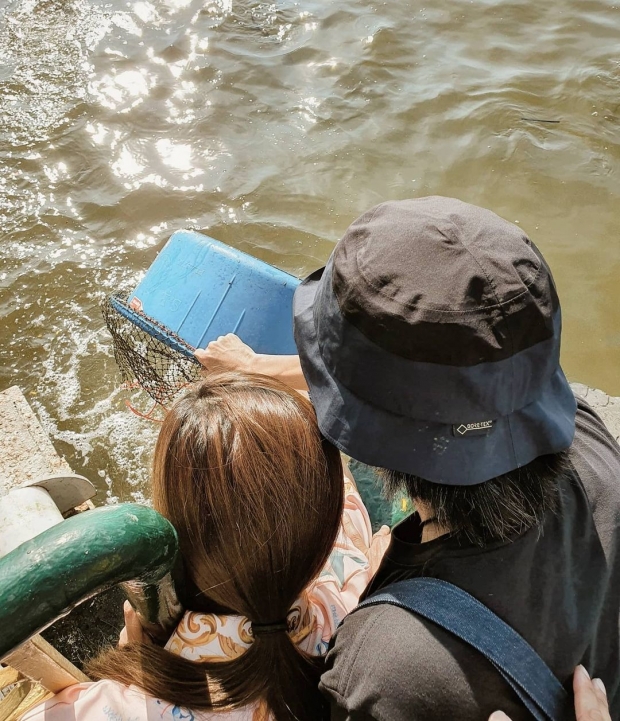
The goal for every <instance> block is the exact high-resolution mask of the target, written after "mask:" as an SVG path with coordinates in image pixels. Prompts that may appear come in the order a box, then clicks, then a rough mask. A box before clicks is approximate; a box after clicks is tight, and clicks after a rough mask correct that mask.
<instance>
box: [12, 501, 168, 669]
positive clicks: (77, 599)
mask: <svg viewBox="0 0 620 721" xmlns="http://www.w3.org/2000/svg"><path fill="white" fill-rule="evenodd" d="M177 553H178V539H177V534H176V531H175V530H174V528H173V526H172V524H170V523H169V522H168V521H167V520H166V519H165V518H164V517H163V516H161V515H160V514H159V513H157V512H156V511H153V510H152V509H150V508H147V507H146V506H139V505H137V504H134V503H125V504H122V505H118V506H105V507H102V508H96V509H94V510H92V511H86V512H84V513H79V514H77V515H76V516H73V517H72V518H69V519H67V520H65V521H63V522H62V523H59V524H58V525H56V526H53V527H52V528H49V529H48V530H47V531H44V532H43V533H41V534H39V535H38V536H36V537H35V538H33V539H31V540H30V541H27V542H26V543H22V544H21V545H20V546H18V547H17V548H16V549H14V550H13V551H11V552H10V553H9V554H7V555H6V556H4V557H3V558H0V659H2V658H3V657H4V656H6V655H7V654H8V653H10V652H11V651H12V650H13V649H15V648H16V647H17V646H19V645H20V644H22V643H23V642H24V641H26V640H28V639H29V638H30V637H31V636H33V635H34V634H35V633H38V632H39V631H42V630H43V629H44V628H46V627H47V626H49V625H51V624H52V623H53V622H54V621H55V620H56V619H58V618H60V617H62V616H64V615H66V614H67V613H69V612H70V611H71V609H72V608H74V607H75V606H76V605H77V604H79V603H81V602H82V601H85V600H86V599H88V598H91V597H92V596H94V595H96V594H98V593H101V591H104V590H106V589H107V588H110V587H111V586H114V585H116V584H118V583H125V584H126V582H131V583H130V584H129V586H127V585H125V588H126V590H127V591H128V594H129V596H130V599H129V600H130V601H131V603H132V605H133V606H134V608H136V609H137V610H138V613H139V614H140V616H141V620H143V621H144V623H145V626H146V627H147V628H148V630H149V631H151V632H154V635H156V636H160V637H163V636H164V635H165V634H166V633H168V632H169V631H170V630H171V629H172V627H173V626H174V624H175V622H176V621H177V620H178V616H179V615H180V613H181V606H180V604H179V602H178V599H177V597H176V593H175V591H174V586H173V583H172V579H171V575H170V573H171V571H172V569H173V566H174V563H175V560H176V557H177ZM158 631H159V633H158Z"/></svg>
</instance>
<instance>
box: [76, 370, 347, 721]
mask: <svg viewBox="0 0 620 721" xmlns="http://www.w3.org/2000/svg"><path fill="white" fill-rule="evenodd" d="M343 497H344V491H343V479H342V465H341V461H340V455H339V453H338V451H337V450H336V449H335V448H334V447H333V446H332V445H331V444H330V443H328V442H327V441H326V440H325V439H324V438H322V437H321V435H320V433H319V430H318V427H317V424H316V418H315V415H314V410H313V408H312V405H311V404H310V403H309V401H307V400H306V399H305V398H303V397H302V396H301V395H299V394H298V393H296V392H294V391H292V390H290V389H289V388H287V387H286V386H285V385H283V384H282V383H280V382H278V381H276V380H273V379H271V378H267V377H266V376H259V375H249V374H248V375H245V374H243V375H242V374H231V373H227V374H218V375H214V376H212V377H210V378H208V380H205V381H203V382H201V383H199V384H197V385H196V386H195V387H193V388H192V389H191V390H190V391H189V392H188V393H187V394H186V395H185V396H183V397H182V398H181V399H180V400H179V401H178V402H176V403H175V404H174V405H173V407H172V409H171V410H170V412H169V413H168V415H167V417H166V419H165V420H164V423H163V426H162V428H161V432H160V434H159V438H158V440H157V445H156V448H155V456H154V463H153V499H154V505H155V508H156V509H157V510H158V511H159V512H160V513H161V514H162V515H164V516H165V517H166V518H168V519H169V520H170V521H171V522H172V524H173V525H174V526H175V528H176V529H177V531H178V534H179V540H180V547H181V554H182V557H183V561H184V564H185V567H186V573H187V576H188V578H189V582H190V586H191V587H192V588H193V589H194V596H193V600H192V599H190V601H189V602H188V606H189V610H201V611H204V610H206V609H209V608H217V609H219V610H220V611H221V610H222V609H224V610H225V611H227V612H229V613H234V614H238V615H241V616H245V617H247V618H249V619H250V620H251V621H253V622H255V623H258V624H260V623H270V622H274V621H280V620H281V619H284V618H286V616H287V613H288V611H289V609H290V608H291V606H292V605H293V603H294V601H295V600H296V599H297V598H298V597H299V595H300V594H301V593H302V592H303V591H304V589H305V588H306V587H307V586H308V585H309V584H310V583H311V582H312V581H313V579H315V578H316V577H317V575H318V574H319V572H320V570H321V568H322V566H323V565H324V563H325V561H326V560H327V558H328V556H329V553H330V551H331V549H332V547H333V544H334V542H335V539H336V535H337V532H338V528H339V524H340V520H341V515H342V506H343ZM320 672H321V661H320V660H319V659H317V658H314V657H311V656H309V655H307V654H305V653H303V652H302V651H300V650H299V649H298V648H297V646H296V645H295V644H294V643H293V641H292V640H291V638H290V637H289V635H288V634H287V633H286V632H276V633H269V634H256V635H255V636H254V640H253V642H252V643H251V645H250V647H249V648H248V649H247V650H246V651H245V652H244V653H243V654H242V655H241V656H239V657H238V658H235V659H233V660H230V661H222V662H194V661H189V660H187V659H184V658H181V657H180V656H178V655H174V654H171V653H169V652H167V651H165V650H163V649H162V648H159V647H157V646H154V645H146V644H134V645H132V644H130V645H128V646H125V647H124V648H121V649H116V650H113V651H109V652H107V653H105V654H104V655H103V656H101V657H99V658H98V659H96V660H95V661H93V662H91V664H90V665H89V668H88V673H89V674H90V675H91V677H93V678H108V679H113V680H115V681H119V682H120V683H122V684H124V685H130V684H134V685H136V686H138V687H139V688H141V689H143V690H144V691H145V692H146V693H147V694H149V695H150V696H154V697H156V698H161V699H163V700H165V701H167V702H169V703H172V704H175V705H178V706H185V707H187V708H190V709H197V710H198V709H231V708H236V707H240V706H245V705H246V704H249V703H252V702H258V703H259V705H260V708H262V710H263V712H264V714H265V718H267V715H268V713H269V712H271V713H272V714H273V715H274V716H275V718H276V719H278V721H280V720H282V721H289V720H292V719H303V720H306V719H307V720H308V721H309V720H310V719H312V720H313V721H315V720H316V719H319V718H321V716H322V715H323V706H322V702H321V699H320V696H319V693H318V690H317V684H318V679H319V675H320Z"/></svg>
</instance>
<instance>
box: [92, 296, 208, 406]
mask: <svg viewBox="0 0 620 721" xmlns="http://www.w3.org/2000/svg"><path fill="white" fill-rule="evenodd" d="M101 310H102V313H103V318H104V320H105V324H106V326H107V327H108V330H109V331H110V334H111V336H112V344H113V348H114V358H115V360H116V363H117V365H118V367H119V368H120V371H121V375H122V378H123V381H124V382H125V383H127V384H128V386H130V387H139V388H142V389H143V390H144V391H146V392H147V393H148V394H149V396H150V397H151V398H152V399H153V400H154V401H155V402H156V403H159V404H160V405H163V406H165V405H166V404H168V403H170V401H172V399H173V398H174V397H175V395H176V394H177V393H178V392H179V391H180V390H182V389H183V388H184V387H185V386H186V385H187V384H188V383H193V382H194V381H197V380H198V379H199V378H200V368H201V366H200V365H199V364H198V363H197V361H196V360H194V358H193V352H194V348H192V347H191V346H190V345H188V344H187V343H186V342H185V341H184V340H183V339H182V338H180V337H179V336H178V335H176V334H175V333H173V332H172V331H171V330H170V329H168V328H166V327H165V326H163V325H161V323H158V322H157V321H156V320H154V319H153V318H150V317H149V316H147V315H146V314H145V313H143V312H142V311H140V310H136V309H134V308H131V307H130V306H129V305H128V304H127V296H126V295H124V294H123V293H114V294H112V295H109V296H108V297H107V298H106V299H105V300H104V301H103V303H102V305H101Z"/></svg>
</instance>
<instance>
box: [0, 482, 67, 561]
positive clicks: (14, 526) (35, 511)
mask: <svg viewBox="0 0 620 721" xmlns="http://www.w3.org/2000/svg"><path fill="white" fill-rule="evenodd" d="M62 520H63V517H62V514H61V513H60V511H59V510H58V507H57V506H56V504H55V503H54V501H53V500H52V497H51V496H50V494H49V493H48V492H47V491H46V490H44V489H43V488H39V487H38V486H28V487H26V488H14V489H13V490H12V491H9V493H7V494H6V496H2V497H0V558H2V556H6V554H7V553H10V552H11V551H12V550H13V549H14V548H17V546H20V545H21V544H22V543H25V542H26V541H29V540H30V539H31V538H34V537H35V536H38V535H39V533H43V531H46V530H47V529H48V528H51V527H52V526H55V525H56V524H57V523H60V522H61V521H62Z"/></svg>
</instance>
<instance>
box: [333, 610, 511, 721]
mask: <svg viewBox="0 0 620 721" xmlns="http://www.w3.org/2000/svg"><path fill="white" fill-rule="evenodd" d="M480 689H485V694H484V698H481V697H480V693H479V690H480ZM321 690H322V691H323V693H324V694H325V695H326V696H327V697H328V699H329V701H330V703H331V705H332V709H334V708H337V709H339V710H340V715H339V716H338V714H333V715H334V716H336V717H340V718H351V719H357V718H361V719H367V718H368V719H390V721H392V720H393V721H400V720H401V719H403V720H404V719H411V720H414V719H425V721H432V720H433V719H438V720H439V719H446V718H459V719H462V720H463V721H469V719H472V721H473V719H480V718H485V716H484V714H485V713H486V718H488V716H489V715H490V714H491V713H492V712H493V711H494V710H495V709H497V708H504V709H508V710H510V711H513V713H516V715H515V719H521V718H522V714H521V713H520V711H521V710H520V708H519V706H518V704H515V698H514V697H513V694H512V691H511V690H510V689H509V688H508V687H507V686H506V684H505V683H504V682H503V681H502V679H501V678H500V677H499V675H498V674H497V672H496V671H495V670H494V669H493V667H492V666H491V664H490V663H489V662H488V661H486V659H484V658H483V657H482V656H480V654H478V653H477V652H476V651H474V650H473V649H472V648H470V647H469V646H467V645H466V644H464V643H462V642H460V641H458V639H456V638H455V637H454V636H453V635H452V634H450V633H448V632H447V631H444V630H443V629H442V628H440V627H438V626H436V625H435V624H432V623H430V622H428V621H426V620H424V619H422V618H420V617H418V616H416V615H414V614H412V613H409V612H408V611H405V610H403V609H401V608H397V607H395V606H391V605H389V604H380V605H377V606H371V607H368V608H364V609H361V610H359V611H356V612H355V613H353V614H350V615H349V616H347V618H346V619H345V621H344V623H343V624H342V626H341V627H340V629H339V630H338V633H337V634H336V638H335V641H334V645H333V648H332V649H331V650H330V652H329V654H328V656H327V662H326V671H325V672H324V674H323V676H322V678H321ZM487 712H488V713H487ZM343 713H344V715H343Z"/></svg>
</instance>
